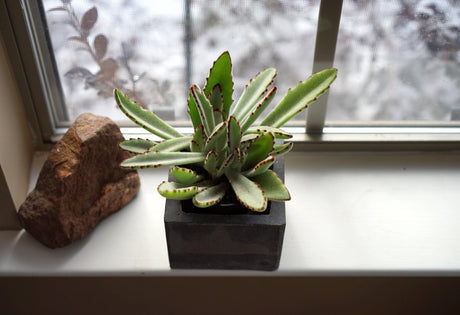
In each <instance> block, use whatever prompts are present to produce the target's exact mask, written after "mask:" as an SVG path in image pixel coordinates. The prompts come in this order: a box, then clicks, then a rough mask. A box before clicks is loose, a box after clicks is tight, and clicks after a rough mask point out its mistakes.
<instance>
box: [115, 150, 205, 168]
mask: <svg viewBox="0 0 460 315" xmlns="http://www.w3.org/2000/svg"><path fill="white" fill-rule="evenodd" d="M204 158H205V157H204V155H203V154H202V153H197V152H148V153H144V154H140V155H136V156H133V157H131V158H129V159H126V160H124V161H123V162H122V163H121V167H124V168H149V167H160V166H165V165H185V164H192V163H201V162H203V161H204Z"/></svg>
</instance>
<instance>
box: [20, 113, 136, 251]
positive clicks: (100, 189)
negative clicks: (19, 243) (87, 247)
mask: <svg viewBox="0 0 460 315" xmlns="http://www.w3.org/2000/svg"><path fill="white" fill-rule="evenodd" d="M121 141H123V136H122V134H121V132H120V129H119V128H118V126H117V125H116V124H115V123H114V122H113V121H112V120H110V119H109V118H107V117H102V116H96V115H93V114H82V115H81V116H79V117H78V118H77V119H76V120H75V122H74V123H73V125H72V126H71V127H70V128H69V130H68V131H67V133H66V134H65V135H64V137H63V138H62V139H61V140H60V141H59V142H58V143H56V145H55V146H54V148H53V149H52V150H51V153H50V155H49V157H48V159H47V160H46V162H45V164H44V165H43V168H42V170H41V172H40V175H39V178H38V181H37V185H36V186H35V189H34V190H33V191H32V192H31V193H30V194H29V195H28V196H27V199H26V201H25V202H24V203H23V204H22V205H21V207H20V209H19V212H18V216H19V220H20V222H21V225H22V226H23V227H24V228H25V229H26V230H27V231H28V232H29V233H30V234H32V235H33V236H34V237H35V238H36V239H37V240H38V241H40V242H42V243H43V244H45V245H46V246H48V247H51V248H56V247H63V246H66V245H68V244H70V243H72V242H73V241H76V240H79V239H81V238H83V237H85V236H86V235H88V234H89V233H90V232H91V231H92V230H93V229H94V228H95V227H96V225H97V224H98V223H99V222H100V221H101V220H102V219H104V218H105V217H107V216H108V215H110V214H112V213H114V212H116V211H118V210H120V209H121V208H122V207H124V206H125V205H126V204H127V203H129V202H130V201H131V199H132V198H133V197H134V196H135V195H136V194H137V192H138V191H139V185H140V182H139V176H138V175H137V172H136V171H127V170H124V169H121V168H120V166H119V165H120V163H121V161H123V160H124V159H126V158H127V157H129V153H128V152H126V151H124V150H122V149H120V148H119V143H120V142H121Z"/></svg>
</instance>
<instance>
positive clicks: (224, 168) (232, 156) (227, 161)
mask: <svg viewBox="0 0 460 315" xmlns="http://www.w3.org/2000/svg"><path fill="white" fill-rule="evenodd" d="M235 157H236V156H235V154H234V153H232V154H230V155H229V156H227V158H226V159H225V160H224V161H223V162H222V165H221V166H220V168H219V169H218V170H217V173H216V178H219V177H221V176H222V175H224V173H225V172H226V171H227V170H228V169H230V166H231V165H232V163H233V160H234V159H235ZM218 162H219V161H218Z"/></svg>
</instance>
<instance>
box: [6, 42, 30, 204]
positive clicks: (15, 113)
mask: <svg viewBox="0 0 460 315" xmlns="http://www.w3.org/2000/svg"><path fill="white" fill-rule="evenodd" d="M5 44H6V43H4V41H3V38H2V36H1V34H0V97H1V101H0V111H1V113H0V164H1V166H2V169H3V172H4V174H5V178H6V181H7V183H8V187H9V189H10V192H11V195H12V199H13V202H14V204H15V206H16V209H17V208H18V207H19V206H20V205H21V203H22V202H23V201H24V199H25V197H26V194H27V187H28V184H29V170H30V164H31V161H32V155H33V148H32V141H31V136H30V132H29V130H28V127H27V123H26V119H25V113H24V109H23V106H22V102H21V98H20V96H19V92H18V89H17V86H16V81H15V80H14V77H13V73H12V71H11V66H10V64H9V60H8V56H7V54H6V49H5ZM0 210H1V209H0Z"/></svg>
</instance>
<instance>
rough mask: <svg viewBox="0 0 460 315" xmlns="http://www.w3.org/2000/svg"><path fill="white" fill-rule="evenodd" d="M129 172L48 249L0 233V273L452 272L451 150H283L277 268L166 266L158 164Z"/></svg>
mask: <svg viewBox="0 0 460 315" xmlns="http://www.w3.org/2000/svg"><path fill="white" fill-rule="evenodd" d="M45 157H46V154H44V153H37V154H36V157H35V160H34V165H33V167H32V169H33V170H32V176H31V177H32V178H31V182H32V183H33V185H34V184H35V180H36V178H37V176H38V172H39V170H40V168H41V164H42V163H43V161H44V158H45ZM139 174H140V176H141V189H140V192H139V194H138V196H137V197H136V198H135V199H134V200H133V201H132V202H131V203H130V204H129V205H128V206H127V207H125V208H124V209H122V210H121V211H119V212H118V213H115V214H113V215H111V216H110V217H108V218H107V219H105V220H104V221H103V222H101V224H100V225H99V226H98V227H97V228H96V229H95V230H94V231H93V232H92V233H91V234H90V235H89V236H88V237H86V238H85V239H84V240H82V241H78V242H75V243H74V244H72V245H70V246H67V247H65V248H61V249H55V250H51V249H48V248H46V247H45V246H43V245H41V244H40V243H38V242H37V241H36V240H35V239H33V238H32V237H31V236H30V235H28V234H27V233H26V232H24V231H3V232H0V276H13V275H33V276H50V275H52V276H82V275H101V276H104V275H111V276H112V275H120V276H126V275H133V276H143V275H147V276H148V275H161V276H163V275H164V276H169V275H356V274H358V275H460V242H459V240H460V227H459V222H460V194H459V192H460V152H450V153H394V152H393V153H390V152H387V153H382V152H372V153H359V152H354V153H353V152H349V153H332V152H331V153H300V152H295V153H290V154H289V155H288V156H287V158H286V185H287V186H288V188H289V189H290V192H291V195H292V200H291V201H289V202H287V204H286V221H287V223H286V232H285V237H284V245H283V252H282V257H281V263H280V268H279V270H278V271H277V272H251V271H207V270H173V271H171V270H170V268H169V263H168V256H167V249H166V239H165V233H164V226H163V208H164V199H163V197H161V196H160V195H159V194H158V193H157V192H156V187H157V185H158V184H159V183H160V182H161V181H162V180H164V179H165V178H166V175H167V169H166V168H164V169H151V170H142V171H140V172H139Z"/></svg>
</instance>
